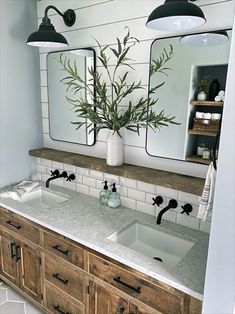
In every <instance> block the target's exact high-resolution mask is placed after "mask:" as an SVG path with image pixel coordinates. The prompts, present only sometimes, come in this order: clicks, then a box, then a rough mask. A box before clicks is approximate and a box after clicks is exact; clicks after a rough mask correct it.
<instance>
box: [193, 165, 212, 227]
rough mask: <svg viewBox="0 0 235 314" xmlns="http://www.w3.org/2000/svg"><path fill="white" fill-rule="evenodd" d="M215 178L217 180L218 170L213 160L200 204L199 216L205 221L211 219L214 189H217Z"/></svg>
mask: <svg viewBox="0 0 235 314" xmlns="http://www.w3.org/2000/svg"><path fill="white" fill-rule="evenodd" d="M215 180H216V170H215V168H214V166H213V162H211V163H210V165H209V168H208V171H207V175H206V181H205V185H204V188H203V191H202V197H201V200H200V204H199V210H198V215H197V218H199V219H202V220H203V221H205V220H207V221H210V220H211V214H212V207H213V199H214V191H215Z"/></svg>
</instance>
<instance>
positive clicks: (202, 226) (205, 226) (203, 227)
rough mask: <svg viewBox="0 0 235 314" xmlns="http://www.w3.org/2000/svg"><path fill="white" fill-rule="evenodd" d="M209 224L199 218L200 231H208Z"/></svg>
mask: <svg viewBox="0 0 235 314" xmlns="http://www.w3.org/2000/svg"><path fill="white" fill-rule="evenodd" d="M210 228H211V224H210V223H209V222H208V221H202V220H200V231H202V232H206V233H210Z"/></svg>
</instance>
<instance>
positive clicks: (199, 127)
mask: <svg viewBox="0 0 235 314" xmlns="http://www.w3.org/2000/svg"><path fill="white" fill-rule="evenodd" d="M219 129H220V120H212V119H198V118H194V119H193V130H195V131H205V132H219Z"/></svg>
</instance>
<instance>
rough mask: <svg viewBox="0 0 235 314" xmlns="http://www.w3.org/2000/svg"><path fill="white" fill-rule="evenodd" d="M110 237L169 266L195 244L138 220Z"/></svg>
mask: <svg viewBox="0 0 235 314" xmlns="http://www.w3.org/2000/svg"><path fill="white" fill-rule="evenodd" d="M108 239H110V240H112V241H115V242H117V243H120V244H121V245H123V246H126V247H128V248H130V249H133V250H135V251H138V252H140V253H142V254H144V255H145V256H149V257H151V258H153V259H154V260H156V262H157V263H162V264H165V265H167V266H174V265H176V264H177V263H178V262H179V261H180V260H181V259H182V257H183V256H184V255H185V254H186V253H187V252H188V251H189V250H190V249H191V248H192V247H193V245H194V244H195V243H194V242H192V241H189V240H185V239H181V238H178V237H176V236H173V235H171V234H168V233H166V232H163V231H160V230H157V229H154V228H151V227H150V226H148V225H145V224H142V223H140V222H138V221H134V222H133V223H132V224H131V225H129V226H127V227H125V228H123V229H121V230H120V231H118V232H116V233H115V234H112V235H111V236H110V237H108Z"/></svg>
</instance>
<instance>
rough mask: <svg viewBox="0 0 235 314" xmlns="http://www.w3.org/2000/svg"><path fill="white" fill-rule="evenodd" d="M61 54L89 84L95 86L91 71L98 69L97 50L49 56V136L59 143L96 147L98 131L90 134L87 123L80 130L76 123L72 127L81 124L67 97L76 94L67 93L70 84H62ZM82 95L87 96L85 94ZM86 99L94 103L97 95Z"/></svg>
mask: <svg viewBox="0 0 235 314" xmlns="http://www.w3.org/2000/svg"><path fill="white" fill-rule="evenodd" d="M61 54H62V55H63V58H66V59H67V60H69V61H70V63H71V65H72V66H74V64H76V68H77V71H78V74H79V76H80V77H81V78H82V79H83V80H84V81H85V82H87V84H90V85H91V84H93V85H94V83H92V78H91V75H90V72H89V69H91V68H92V69H94V70H95V51H94V50H93V49H91V48H82V49H72V50H63V51H55V52H50V53H48V55H47V76H48V102H49V104H48V108H49V134H50V137H51V138H52V139H53V140H56V141H64V142H70V143H75V144H81V145H88V146H91V145H94V143H95V132H94V131H91V132H89V131H90V129H91V128H92V125H90V122H89V121H85V122H86V123H85V124H84V125H83V126H82V127H81V128H79V129H76V124H73V123H74V122H78V117H77V116H76V113H75V112H74V107H73V105H72V104H71V103H70V102H69V101H68V99H67V98H71V99H72V98H74V93H73V91H67V85H66V84H65V83H64V81H63V79H64V78H65V77H66V76H67V73H66V72H65V71H63V70H62V69H61V64H60V56H61ZM91 89H92V87H91ZM80 92H83V93H84V91H80ZM76 96H78V95H76ZM83 96H84V95H83ZM85 97H86V98H87V100H88V101H89V102H91V103H92V102H93V100H94V98H95V95H94V94H93V95H85ZM79 119H83V121H84V119H85V118H79Z"/></svg>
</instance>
